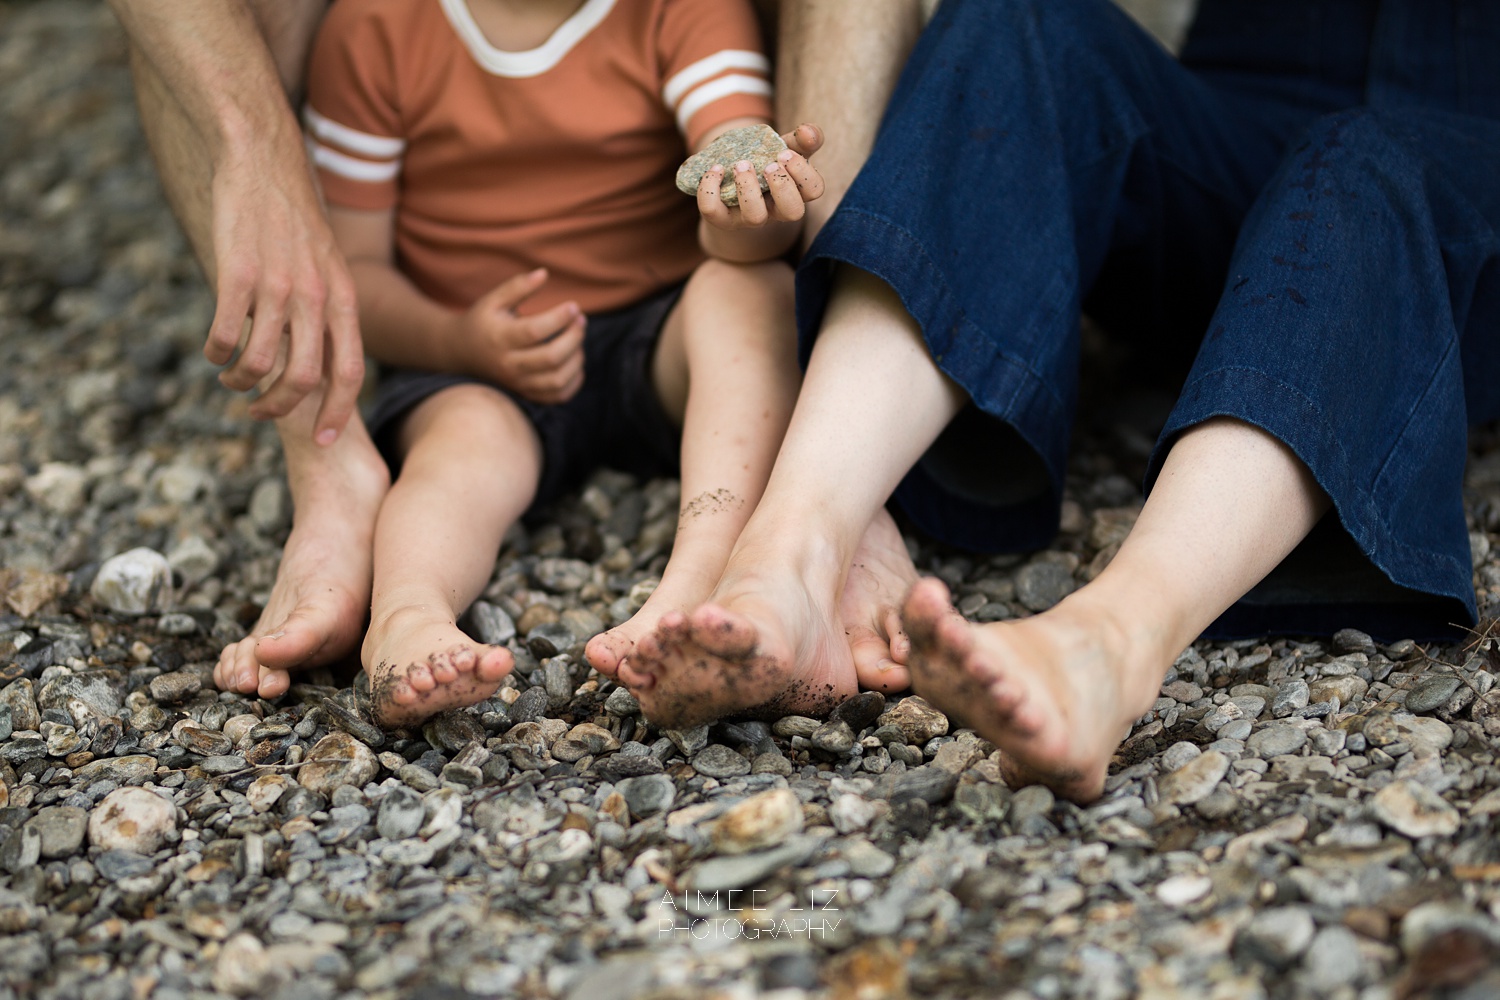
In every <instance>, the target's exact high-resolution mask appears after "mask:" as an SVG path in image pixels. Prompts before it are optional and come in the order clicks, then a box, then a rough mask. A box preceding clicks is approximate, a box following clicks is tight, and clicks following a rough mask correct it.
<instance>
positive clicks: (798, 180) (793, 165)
mask: <svg viewBox="0 0 1500 1000" xmlns="http://www.w3.org/2000/svg"><path fill="white" fill-rule="evenodd" d="M776 162H777V163H780V164H781V167H782V169H783V170H785V171H786V172H787V175H788V176H790V177H791V178H792V181H793V182H794V183H795V184H796V185H797V190H798V191H799V192H800V193H801V195H802V200H803V201H817V200H818V199H819V198H821V197H823V175H822V174H820V173H818V171H817V170H816V169H815V168H814V167H813V165H812V164H811V163H808V162H807V160H806V159H804V158H803V157H802V156H800V155H799V154H797V153H796V152H794V151H793V150H790V149H787V150H783V151H782V153H781V154H780V155H779V156H777V157H776Z"/></svg>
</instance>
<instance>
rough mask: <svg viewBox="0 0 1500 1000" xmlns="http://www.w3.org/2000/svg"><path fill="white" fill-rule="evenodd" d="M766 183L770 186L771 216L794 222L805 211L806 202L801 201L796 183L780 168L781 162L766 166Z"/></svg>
mask: <svg viewBox="0 0 1500 1000" xmlns="http://www.w3.org/2000/svg"><path fill="white" fill-rule="evenodd" d="M766 183H767V184H769V185H770V187H771V208H772V215H773V217H775V218H777V219H780V220H781V221H783V222H796V221H797V220H798V219H800V218H802V216H803V215H804V214H805V213H806V211H807V207H806V204H805V203H804V202H803V201H802V194H801V192H799V191H798V190H797V185H796V184H794V183H793V182H792V178H791V176H790V175H788V174H787V172H786V171H785V170H784V169H782V167H781V164H779V163H773V164H771V165H770V166H768V167H766Z"/></svg>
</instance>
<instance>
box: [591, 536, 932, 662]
mask: <svg viewBox="0 0 1500 1000" xmlns="http://www.w3.org/2000/svg"><path fill="white" fill-rule="evenodd" d="M683 576H684V574H679V575H676V576H675V577H674V576H671V575H669V576H667V577H664V578H663V580H662V583H661V586H659V587H657V588H656V590H655V591H653V592H652V594H651V596H650V597H649V598H647V600H646V603H645V604H644V605H642V607H641V609H640V610H639V611H637V612H636V613H635V614H634V615H632V616H631V618H630V620H629V621H627V622H625V623H623V624H621V625H619V626H617V627H616V628H612V629H610V630H609V631H608V632H604V633H601V634H600V635H596V636H595V637H594V638H593V639H591V640H590V641H589V644H588V648H587V649H586V650H585V651H584V656H585V657H586V658H587V659H588V661H589V664H590V665H591V666H593V668H594V669H595V670H597V671H599V672H600V673H601V674H605V675H607V676H610V677H614V676H616V675H617V674H618V673H619V670H620V666H621V664H622V663H624V662H626V661H627V660H628V658H629V657H630V654H631V653H632V652H633V651H634V650H635V645H636V642H638V641H639V640H640V639H641V637H643V636H646V635H649V634H650V633H652V632H654V631H655V630H656V627H657V625H658V624H659V623H660V622H661V620H662V618H663V616H665V615H666V614H668V613H670V612H674V611H676V612H682V613H683V614H686V613H687V612H688V611H690V610H691V609H693V608H695V607H697V606H698V605H699V604H701V603H702V602H703V601H704V599H705V598H707V596H708V595H709V593H710V592H711V591H712V589H713V588H712V586H705V585H703V584H702V583H700V582H697V581H693V582H690V583H687V584H682V583H676V584H675V585H674V581H681V580H682V579H683ZM916 579H917V569H916V567H915V566H914V565H913V564H912V561H911V555H910V554H909V553H908V552H907V551H906V543H905V542H904V541H903V540H902V538H901V532H900V530H898V529H897V527H896V522H895V521H893V520H892V519H891V515H890V514H889V513H887V512H886V511H885V510H884V509H882V510H881V511H880V512H879V513H877V514H876V515H875V517H874V519H873V520H872V521H871V522H870V526H869V527H868V528H867V529H865V534H864V538H862V539H861V540H860V545H859V550H858V551H857V552H855V554H854V561H853V563H852V565H851V566H850V568H849V575H848V579H847V580H846V582H845V585H844V593H843V595H842V596H841V597H840V599H839V621H840V623H842V625H843V627H844V635H845V636H846V637H847V638H848V642H849V648H850V651H851V654H852V655H853V657H854V669H855V673H856V676H857V677H858V679H859V683H860V685H861V686H863V687H867V688H874V689H876V690H879V691H901V690H904V689H905V688H907V687H909V686H910V685H911V678H910V676H909V675H908V674H907V672H906V669H905V666H904V665H905V663H906V651H907V649H908V647H909V646H910V643H909V642H908V641H907V639H906V634H905V633H904V632H903V631H902V630H901V598H902V597H903V596H904V595H905V594H906V591H907V589H908V588H910V587H911V585H912V583H914V582H915V581H916Z"/></svg>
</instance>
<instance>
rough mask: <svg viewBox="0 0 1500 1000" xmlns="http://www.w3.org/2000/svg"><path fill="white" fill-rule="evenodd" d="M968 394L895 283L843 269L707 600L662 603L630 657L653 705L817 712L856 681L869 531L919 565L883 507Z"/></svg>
mask: <svg viewBox="0 0 1500 1000" xmlns="http://www.w3.org/2000/svg"><path fill="white" fill-rule="evenodd" d="M963 400H964V396H963V393H962V391H961V390H959V389H958V388H957V387H956V386H954V385H953V384H952V383H951V382H950V381H948V379H947V378H946V377H945V376H943V374H942V373H941V372H939V371H938V368H937V365H936V364H935V363H934V362H933V360H932V357H931V355H929V354H928V353H927V349H926V347H925V346H924V344H923V342H922V337H921V334H920V332H919V331H918V330H917V328H916V324H915V323H914V322H913V321H912V319H911V318H910V317H909V316H908V315H907V314H906V313H905V311H904V310H903V309H902V308H901V304H900V302H899V301H898V300H897V299H896V297H895V294H894V293H893V292H892V291H891V290H890V288H889V287H887V286H886V285H884V284H883V283H881V282H880V281H878V280H877V279H875V278H873V277H871V276H869V275H867V274H864V273H863V272H858V271H854V270H852V269H850V270H848V271H846V272H844V273H843V274H842V276H841V277H840V279H839V282H838V289H837V291H836V293H835V295H834V296H833V300H832V303H831V304H830V306H829V310H828V316H827V321H826V323H825V325H824V328H823V332H822V334H821V336H820V337H819V339H818V343H817V346H816V347H815V349H814V350H813V354H812V358H811V361H810V363H809V365H808V368H807V376H806V378H805V379H804V381H803V387H802V392H801V394H800V396H799V397H798V400H797V407H796V410H795V411H794V413H793V415H792V422H791V425H790V427H789V428H788V429H787V435H786V440H785V442H784V443H783V444H782V447H781V452H780V454H779V455H778V456H777V458H776V465H775V470H774V471H773V472H772V474H771V479H770V482H769V483H768V484H767V486H766V492H765V496H764V497H763V498H762V500H761V503H760V505H759V506H758V507H756V509H755V513H754V514H753V515H752V516H751V518H750V520H749V522H748V523H747V524H746V526H745V529H744V531H743V532H742V533H741V534H740V537H739V540H738V541H737V542H736V543H735V546H734V550H733V552H732V553H731V554H730V557H729V561H728V564H727V565H726V567H725V569H724V573H723V575H722V577H721V578H720V581H719V584H718V586H717V587H715V589H714V591H713V593H712V594H711V595H710V597H709V603H707V604H704V605H702V606H700V607H698V608H696V609H694V610H693V611H691V612H690V613H687V614H683V613H680V612H673V613H669V614H667V615H665V616H663V618H662V619H661V623H660V625H659V626H658V628H657V630H656V631H655V632H654V633H651V634H649V635H645V636H642V637H641V638H640V640H639V641H638V642H637V644H636V655H634V656H632V657H631V659H630V661H629V662H628V663H626V664H625V665H624V666H623V667H622V668H621V670H620V677H621V679H622V680H624V681H625V682H626V683H627V684H629V685H630V686H631V687H632V689H633V690H635V692H636V694H637V696H638V697H639V698H640V700H641V705H642V708H643V709H644V710H645V712H646V715H647V717H648V718H651V719H652V720H653V721H655V722H658V723H662V724H667V725H691V724H694V723H698V722H703V721H707V720H709V719H714V718H719V717H722V716H725V715H731V714H734V713H736V712H745V711H764V712H769V713H776V712H781V713H785V712H819V711H826V710H827V709H828V708H830V707H832V705H834V704H836V703H837V702H838V701H840V700H842V699H843V698H846V697H848V696H850V695H852V694H854V693H855V692H856V691H857V690H858V689H859V677H858V675H857V674H856V671H855V663H854V658H853V653H852V652H851V649H850V642H849V640H848V638H846V636H845V634H844V629H843V628H841V627H840V615H839V609H840V603H841V599H842V595H843V594H844V593H845V586H846V582H847V579H848V575H849V568H850V564H851V562H852V561H854V560H855V557H856V553H857V552H859V551H860V550H861V545H862V544H864V545H865V546H866V549H865V552H866V554H867V555H870V554H873V555H875V557H876V558H878V559H887V560H889V561H890V562H891V563H895V564H899V563H900V561H901V560H906V563H907V565H909V559H907V557H906V553H905V549H904V547H903V548H901V550H900V552H899V554H897V553H896V552H894V551H890V552H887V551H885V550H886V549H894V548H895V547H896V546H899V545H900V537H899V535H898V534H896V533H895V532H894V529H893V528H892V529H891V530H890V531H889V532H888V533H887V532H885V531H884V530H883V529H884V525H885V522H883V521H877V520H876V519H877V515H879V514H880V513H881V510H882V507H883V505H884V503H885V501H886V498H887V497H889V496H890V493H891V491H892V490H893V489H894V488H895V486H896V483H897V482H898V481H899V480H900V479H901V477H902V476H903V475H905V473H906V470H907V469H909V468H910V467H911V466H912V464H913V463H915V462H916V461H917V459H918V458H919V457H920V456H921V454H922V452H923V451H924V450H926V448H927V446H928V445H929V444H931V443H932V441H933V440H934V439H935V438H936V437H937V436H938V434H939V432H941V431H942V429H943V427H944V426H946V425H947V423H948V421H949V420H950V419H952V417H953V415H954V414H955V413H957V412H958V409H959V406H960V405H961V404H962V402H963ZM872 522H875V523H876V526H877V532H876V533H875V534H874V535H873V537H872V536H871V532H870V528H871V525H872Z"/></svg>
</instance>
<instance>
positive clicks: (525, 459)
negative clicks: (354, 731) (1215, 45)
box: [360, 385, 542, 725]
mask: <svg viewBox="0 0 1500 1000" xmlns="http://www.w3.org/2000/svg"><path fill="white" fill-rule="evenodd" d="M399 447H400V450H401V452H402V464H401V473H400V475H399V476H398V477H397V479H396V482H395V483H394V484H393V485H392V486H391V491H390V493H388V494H387V495H386V499H385V503H384V504H383V505H382V506H381V508H380V517H379V520H378V521H377V523H376V526H375V585H374V599H373V606H372V608H371V612H370V631H369V633H368V634H367V635H366V636H365V641H364V646H363V648H362V649H361V651H360V658H361V660H362V661H363V663H364V668H365V672H366V673H367V674H369V678H370V693H371V699H372V701H373V704H374V711H375V716H376V718H377V720H379V721H380V722H381V723H383V724H385V725H409V724H411V723H415V722H419V721H421V720H422V719H424V718H426V717H428V716H430V715H434V714H436V713H438V712H442V711H446V710H447V709H450V708H459V707H463V706H465V705H472V704H474V703H475V702H478V701H481V700H483V699H484V698H487V697H489V696H490V694H491V693H493V692H494V690H495V688H496V687H497V686H498V685H499V683H500V681H501V679H502V678H504V676H505V675H506V674H507V673H509V672H510V669H511V667H512V666H513V661H512V658H511V655H510V652H509V651H508V650H506V649H504V648H503V647H499V646H486V645H483V644H481V643H477V642H475V641H474V640H473V639H471V638H469V637H468V636H467V635H465V634H464V633H463V632H462V631H460V630H459V628H458V625H457V622H458V617H459V616H460V615H461V614H462V613H463V612H464V609H466V608H467V607H468V606H469V605H470V604H471V603H472V602H473V601H474V599H475V598H476V597H478V596H479V594H480V592H481V591H482V590H483V589H484V585H485V583H486V582H487V581H488V580H489V578H490V573H491V570H492V569H493V568H494V562H495V554H496V553H497V552H498V551H499V550H500V540H501V539H502V538H503V537H504V535H505V531H506V529H507V528H509V527H510V525H511V524H512V523H513V522H514V521H515V520H516V519H517V518H519V517H520V516H521V514H522V513H523V512H524V511H525V510H526V507H527V506H528V505H529V504H530V503H531V498H532V495H533V494H534V493H535V491H536V484H537V478H538V476H539V475H540V474H541V461H542V456H541V446H540V444H539V442H538V441H537V438H536V433H535V431H534V430H533V429H532V427H531V424H530V422H529V421H528V420H527V419H526V417H525V415H524V414H523V413H522V412H521V410H520V409H519V408H518V407H517V406H516V405H515V404H514V403H512V402H511V401H510V400H509V399H508V398H506V397H505V396H504V395H502V394H501V393H500V392H499V391H498V390H496V389H492V388H489V387H488V386H481V385H460V386H453V387H450V388H447V389H444V390H442V391H440V392H439V393H437V394H436V395H434V396H431V397H429V398H428V399H426V400H424V401H423V402H422V403H420V404H419V405H418V406H417V407H415V408H414V409H413V410H412V412H411V414H410V415H409V416H407V417H406V419H405V421H404V423H403V425H402V427H401V436H400V441H399Z"/></svg>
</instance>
